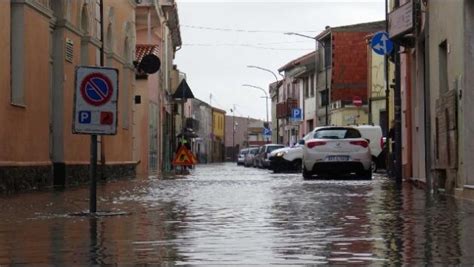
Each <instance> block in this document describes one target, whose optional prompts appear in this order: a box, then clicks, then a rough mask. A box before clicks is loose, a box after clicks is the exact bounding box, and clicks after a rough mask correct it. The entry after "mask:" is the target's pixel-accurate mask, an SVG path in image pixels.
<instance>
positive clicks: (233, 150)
mask: <svg viewBox="0 0 474 267" xmlns="http://www.w3.org/2000/svg"><path fill="white" fill-rule="evenodd" d="M234 111H235V105H234V106H233V108H231V109H230V112H232V161H233V162H234V161H235V115H234Z"/></svg>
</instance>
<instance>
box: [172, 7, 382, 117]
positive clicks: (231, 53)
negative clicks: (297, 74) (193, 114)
mask: <svg viewBox="0 0 474 267" xmlns="http://www.w3.org/2000/svg"><path fill="white" fill-rule="evenodd" d="M177 3H178V12H179V21H180V25H181V38H182V41H183V46H182V48H181V50H179V51H178V52H177V53H176V64H177V65H178V68H179V69H180V70H181V71H182V72H184V73H186V76H187V81H188V84H189V86H190V87H191V89H192V91H193V93H194V95H195V96H196V97H197V98H199V99H201V100H203V101H205V102H207V103H209V102H210V95H211V94H212V100H211V101H212V102H211V104H212V105H213V106H215V107H218V108H221V109H224V110H226V111H227V114H228V115H229V114H230V115H231V112H230V109H231V108H232V107H233V106H234V105H235V107H236V113H235V115H236V116H243V117H247V116H250V117H251V118H257V119H262V120H264V119H265V116H266V115H265V113H266V111H265V99H264V98H262V96H264V92H262V91H260V90H259V89H254V88H250V87H243V86H242V84H251V85H254V86H258V87H262V88H264V89H265V90H266V91H267V93H268V84H269V83H271V82H274V81H275V78H274V76H273V75H272V74H270V73H268V72H264V71H262V70H258V69H252V68H247V67H246V66H247V65H257V66H260V67H263V68H267V69H270V70H272V71H274V72H275V73H276V74H277V75H278V73H277V69H278V68H280V67H281V66H283V65H285V64H286V63H288V62H289V61H291V60H293V59H295V58H298V57H300V56H302V55H304V54H307V53H309V52H311V51H314V47H315V41H314V40H313V39H309V38H303V37H299V36H291V35H285V34H284V33H285V32H297V33H301V34H305V35H310V36H316V35H317V34H318V33H319V32H321V31H322V30H324V27H325V26H326V25H329V26H331V27H335V26H341V25H350V24H355V23H362V22H370V21H376V20H383V19H384V18H385V16H384V10H385V6H384V0H372V1H371V0H365V1H357V0H350V1H349V0H326V1H318V0H313V1H309V0H308V1H275V0H273V1H265V0H260V1H246V0H240V1H237V0H235V1H225V0H219V1H199V0H177ZM270 102H271V101H270V100H269V107H268V108H269V117H270V119H271V105H270Z"/></svg>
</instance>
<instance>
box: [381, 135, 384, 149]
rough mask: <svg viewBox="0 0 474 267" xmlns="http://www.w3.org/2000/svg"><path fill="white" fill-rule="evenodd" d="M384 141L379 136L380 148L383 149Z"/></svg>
mask: <svg viewBox="0 0 474 267" xmlns="http://www.w3.org/2000/svg"><path fill="white" fill-rule="evenodd" d="M383 146H384V143H383V137H380V149H383Z"/></svg>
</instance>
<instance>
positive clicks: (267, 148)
mask: <svg viewBox="0 0 474 267" xmlns="http://www.w3.org/2000/svg"><path fill="white" fill-rule="evenodd" d="M284 147H285V146H284V145H279V144H266V145H263V146H261V147H260V149H259V151H258V154H257V155H256V156H255V161H256V165H257V167H259V168H269V167H270V153H271V152H272V151H273V150H276V149H279V148H284Z"/></svg>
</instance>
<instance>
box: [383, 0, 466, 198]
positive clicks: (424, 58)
mask: <svg viewBox="0 0 474 267" xmlns="http://www.w3.org/2000/svg"><path fill="white" fill-rule="evenodd" d="M390 4H391V5H390V8H391V11H390V14H389V18H391V19H398V18H400V17H403V16H404V15H406V14H405V13H407V14H408V16H405V17H408V18H411V20H409V21H408V22H411V23H406V24H404V25H402V26H404V27H405V28H400V27H392V28H389V31H390V34H391V38H392V39H393V40H394V41H395V43H396V44H398V45H399V46H400V48H399V49H400V52H399V54H400V60H399V63H398V62H397V61H395V63H398V64H397V65H396V66H395V67H396V68H398V70H396V77H395V81H396V85H395V88H396V90H400V95H401V111H402V112H401V123H400V125H401V130H402V131H401V133H402V134H401V139H402V147H401V148H402V154H401V157H402V170H403V171H402V175H403V178H405V179H408V180H410V181H414V182H417V183H419V184H422V185H425V186H426V187H427V188H428V189H429V190H435V191H444V192H446V193H448V194H451V195H456V196H460V197H465V198H471V199H474V179H473V178H472V175H470V173H472V171H473V170H474V167H473V164H471V163H472V162H474V157H473V156H472V153H471V151H472V150H473V149H474V147H473V145H472V142H470V141H469V140H470V139H471V136H472V134H473V132H474V129H473V127H472V126H471V125H472V123H471V122H470V120H471V119H470V118H472V116H473V115H474V111H473V110H472V109H470V108H468V107H469V106H470V105H471V104H472V102H473V99H474V93H473V92H472V90H470V88H472V87H473V86H474V78H473V77H472V75H469V73H471V72H472V70H473V67H474V64H473V62H474V53H473V48H472V44H473V43H474V38H473V36H474V35H473V30H472V25H473V23H474V4H473V3H472V1H464V0H460V1H449V2H448V1H417V0H410V1H408V0H404V1H391V2H390ZM410 15H413V16H412V17H410ZM446 18H450V19H446Z"/></svg>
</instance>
